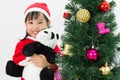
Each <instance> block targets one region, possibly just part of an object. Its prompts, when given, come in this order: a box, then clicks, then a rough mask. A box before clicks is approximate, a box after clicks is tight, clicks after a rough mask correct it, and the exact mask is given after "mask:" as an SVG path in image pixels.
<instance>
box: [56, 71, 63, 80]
mask: <svg viewBox="0 0 120 80" xmlns="http://www.w3.org/2000/svg"><path fill="white" fill-rule="evenodd" d="M54 80H63V78H62V75H61V72H60V70H58V69H57V70H56V72H55V77H54Z"/></svg>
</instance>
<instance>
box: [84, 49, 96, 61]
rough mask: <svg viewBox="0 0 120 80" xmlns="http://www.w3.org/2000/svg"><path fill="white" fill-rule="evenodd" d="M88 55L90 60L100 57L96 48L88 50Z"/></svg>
mask: <svg viewBox="0 0 120 80" xmlns="http://www.w3.org/2000/svg"><path fill="white" fill-rule="evenodd" d="M86 57H87V59H88V60H91V61H96V60H97V59H98V51H97V50H96V49H94V48H91V49H89V50H87V52H86Z"/></svg>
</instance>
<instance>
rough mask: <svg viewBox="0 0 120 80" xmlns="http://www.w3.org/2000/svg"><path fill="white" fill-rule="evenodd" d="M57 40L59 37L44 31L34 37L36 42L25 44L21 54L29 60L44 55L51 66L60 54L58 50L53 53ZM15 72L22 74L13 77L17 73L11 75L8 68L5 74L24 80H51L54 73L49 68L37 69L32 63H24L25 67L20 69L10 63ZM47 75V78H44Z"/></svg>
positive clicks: (49, 31)
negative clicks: (57, 54) (20, 77)
mask: <svg viewBox="0 0 120 80" xmlns="http://www.w3.org/2000/svg"><path fill="white" fill-rule="evenodd" d="M58 39H59V35H58V34H57V33H55V32H53V30H51V29H45V30H43V31H41V32H39V34H38V35H37V37H36V41H35V42H32V43H29V44H27V45H26V46H25V47H24V48H23V53H24V55H25V56H26V57H27V58H26V59H27V60H29V59H30V57H31V56H33V55H34V54H37V55H44V56H45V57H46V59H47V61H48V62H49V63H51V64H55V57H56V53H57V52H60V49H58V51H57V52H55V48H56V47H57V48H58V45H57V41H58ZM12 64H13V65H14V67H15V68H16V70H18V69H19V68H20V69H19V70H21V71H22V72H20V73H19V75H15V73H17V72H18V71H13V72H14V73H11V72H10V70H9V66H7V67H6V73H7V74H8V75H11V76H15V77H16V76H17V77H19V76H21V75H22V77H23V78H24V79H25V80H53V78H54V71H53V70H52V69H51V68H48V67H46V68H38V67H36V66H35V65H34V64H33V63H32V62H28V63H26V66H24V68H23V67H20V66H17V65H16V66H15V64H14V63H12ZM46 75H47V76H46Z"/></svg>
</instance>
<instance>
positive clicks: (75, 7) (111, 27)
mask: <svg viewBox="0 0 120 80" xmlns="http://www.w3.org/2000/svg"><path fill="white" fill-rule="evenodd" d="M115 6H116V4H115V2H114V1H111V2H108V1H105V0H69V2H68V3H67V4H66V6H65V9H66V11H67V12H65V13H64V18H65V34H64V36H63V37H62V40H63V53H64V56H63V57H62V75H63V78H64V80H120V67H119V64H120V61H119V60H120V58H119V56H120V54H119V51H118V49H119V48H118V43H119V42H120V34H119V33H118V34H116V35H115V33H114V31H115V30H116V27H117V23H116V22H115V14H114V12H113V10H114V7H115Z"/></svg>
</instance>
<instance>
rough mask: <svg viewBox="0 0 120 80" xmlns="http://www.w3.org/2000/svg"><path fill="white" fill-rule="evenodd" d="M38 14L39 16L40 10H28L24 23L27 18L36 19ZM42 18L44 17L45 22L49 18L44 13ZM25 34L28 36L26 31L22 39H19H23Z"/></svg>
mask: <svg viewBox="0 0 120 80" xmlns="http://www.w3.org/2000/svg"><path fill="white" fill-rule="evenodd" d="M43 15H44V14H43ZM39 16H40V12H38V11H34V12H30V13H28V14H27V16H26V18H25V23H26V21H28V20H33V19H35V20H36V19H38V18H39ZM44 18H45V20H46V22H48V21H49V19H48V18H47V17H46V15H44ZM27 36H29V34H28V33H27V32H26V35H25V37H24V38H23V39H21V40H24V39H25V38H26V37H27Z"/></svg>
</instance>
